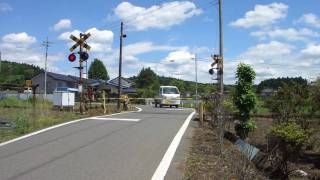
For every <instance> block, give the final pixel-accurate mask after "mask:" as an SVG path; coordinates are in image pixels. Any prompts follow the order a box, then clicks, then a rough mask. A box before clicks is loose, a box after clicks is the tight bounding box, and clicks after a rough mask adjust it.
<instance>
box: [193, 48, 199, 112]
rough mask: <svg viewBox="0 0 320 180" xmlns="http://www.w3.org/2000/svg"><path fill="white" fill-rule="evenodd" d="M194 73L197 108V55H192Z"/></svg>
mask: <svg viewBox="0 0 320 180" xmlns="http://www.w3.org/2000/svg"><path fill="white" fill-rule="evenodd" d="M193 59H194V72H195V81H196V106H195V107H197V106H198V60H197V54H195V55H194V58H193Z"/></svg>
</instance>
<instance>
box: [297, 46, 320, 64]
mask: <svg viewBox="0 0 320 180" xmlns="http://www.w3.org/2000/svg"><path fill="white" fill-rule="evenodd" d="M301 55H302V57H303V58H314V59H318V60H319V61H320V45H309V46H308V47H306V48H305V49H303V50H301Z"/></svg>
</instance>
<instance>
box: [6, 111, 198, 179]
mask: <svg viewBox="0 0 320 180" xmlns="http://www.w3.org/2000/svg"><path fill="white" fill-rule="evenodd" d="M141 108H142V109H143V110H142V111H141V112H134V113H125V114H118V115H113V116H106V117H100V118H94V119H89V120H83V121H79V122H75V123H72V124H67V125H64V126H61V127H57V128H54V129H51V130H48V131H45V132H42V133H39V134H36V135H33V136H30V137H27V138H24V139H21V140H19V141H15V142H12V143H9V144H6V145H2V146H1V145H0V180H12V179H19V180H90V179H95V180H102V179H112V180H116V179H137V180H144V179H151V178H152V177H154V174H155V172H156V170H159V168H158V166H159V164H160V162H162V161H163V160H162V159H163V157H164V155H165V154H167V153H166V152H167V150H168V147H169V146H170V145H171V144H172V141H173V139H174V138H175V137H176V135H177V133H178V131H179V129H180V128H181V127H182V126H183V124H186V123H185V122H186V119H187V117H188V116H189V115H190V114H191V113H192V110H190V109H189V110H188V109H184V110H175V109H170V108H161V109H160V108H153V107H148V106H142V107H141ZM160 171H165V170H161V169H160ZM156 179H157V177H156ZM160 179H161V178H160ZM167 179H168V178H167Z"/></svg>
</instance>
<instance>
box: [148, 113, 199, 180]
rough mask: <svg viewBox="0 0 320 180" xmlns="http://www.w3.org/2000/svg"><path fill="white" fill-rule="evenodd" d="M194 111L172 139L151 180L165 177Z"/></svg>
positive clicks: (161, 179) (159, 179)
mask: <svg viewBox="0 0 320 180" xmlns="http://www.w3.org/2000/svg"><path fill="white" fill-rule="evenodd" d="M194 114H195V111H193V112H192V113H191V114H190V115H189V116H188V117H187V119H186V120H185V121H184V123H183V125H182V126H181V128H180V129H179V131H178V133H177V134H176V136H175V137H174V138H173V140H172V142H171V144H170V146H169V148H168V149H167V151H166V153H165V154H164V156H163V158H162V160H161V162H160V164H159V166H158V167H157V170H156V171H155V172H154V174H153V176H152V178H151V180H163V179H164V177H165V175H166V174H167V171H168V169H169V166H170V164H171V161H172V159H173V156H174V154H175V152H176V150H177V148H178V146H179V144H180V141H181V139H182V136H183V134H184V132H185V131H186V130H187V128H188V125H189V123H190V121H191V119H192V117H193V116H194Z"/></svg>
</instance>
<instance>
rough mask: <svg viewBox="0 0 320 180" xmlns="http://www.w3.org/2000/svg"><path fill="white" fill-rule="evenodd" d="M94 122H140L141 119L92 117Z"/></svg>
mask: <svg viewBox="0 0 320 180" xmlns="http://www.w3.org/2000/svg"><path fill="white" fill-rule="evenodd" d="M90 119H92V120H102V121H134V122H137V121H140V119H124V118H103V117H92V118H90Z"/></svg>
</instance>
